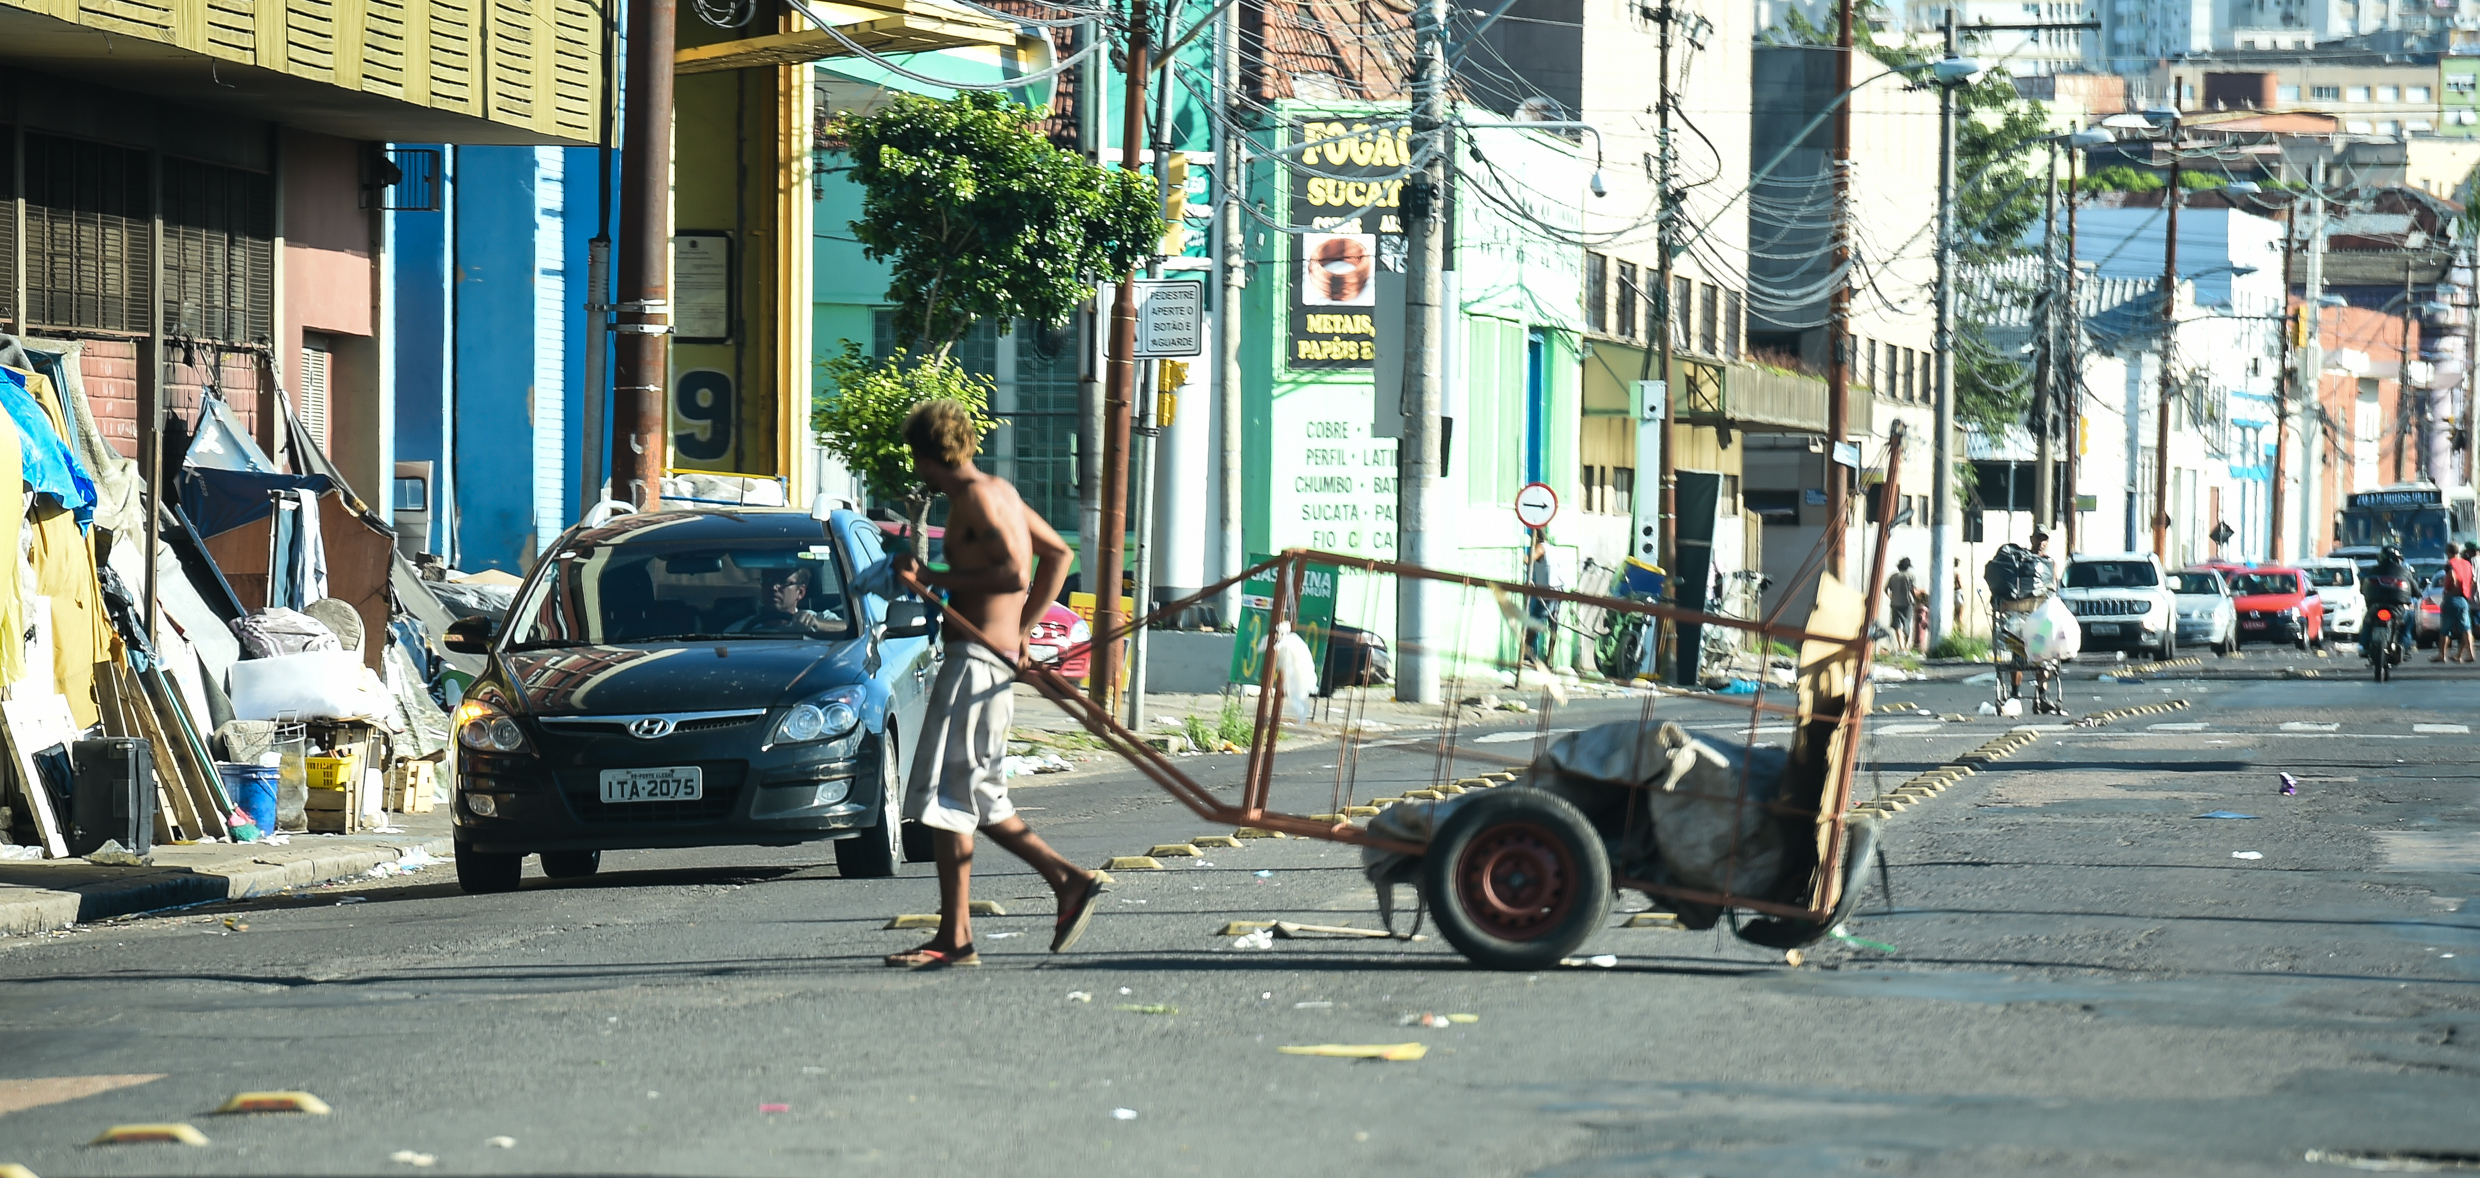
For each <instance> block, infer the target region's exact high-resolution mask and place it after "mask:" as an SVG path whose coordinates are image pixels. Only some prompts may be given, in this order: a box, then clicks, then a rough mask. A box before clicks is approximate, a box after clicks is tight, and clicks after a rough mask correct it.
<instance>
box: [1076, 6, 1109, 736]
mask: <svg viewBox="0 0 2480 1178" xmlns="http://www.w3.org/2000/svg"><path fill="white" fill-rule="evenodd" d="M1077 35H1078V38H1079V41H1078V48H1079V49H1082V48H1084V47H1085V46H1089V45H1093V44H1095V43H1096V42H1098V41H1100V40H1101V39H1102V22H1100V21H1099V20H1089V21H1086V22H1085V23H1084V24H1083V25H1081V26H1078V29H1077ZM1107 66H1108V63H1106V62H1104V61H1103V60H1101V59H1100V58H1090V57H1089V58H1087V59H1086V60H1085V64H1083V65H1080V66H1078V67H1076V141H1077V146H1078V147H1079V148H1080V149H1081V150H1083V151H1084V152H1085V154H1086V156H1087V158H1089V159H1091V160H1093V161H1094V162H1095V163H1097V164H1099V163H1101V162H1102V159H1103V156H1104V154H1105V150H1106V149H1105V146H1104V144H1103V131H1102V129H1103V126H1104V123H1103V121H1102V101H1103V88H1104V87H1103V78H1104V77H1105V74H1104V70H1105V69H1106V68H1107ZM1108 330H1109V329H1108V327H1107V326H1106V325H1105V324H1104V322H1103V318H1102V299H1101V297H1100V296H1099V295H1096V297H1094V298H1090V299H1087V300H1085V315H1084V317H1083V319H1081V320H1080V321H1079V322H1078V324H1077V344H1076V346H1077V353H1078V355H1077V364H1078V371H1077V382H1076V507H1077V521H1076V535H1077V548H1078V552H1079V558H1078V561H1077V567H1078V569H1079V570H1080V575H1081V576H1082V577H1083V578H1084V579H1085V580H1086V581H1088V582H1090V581H1092V580H1093V575H1094V561H1095V560H1097V559H1099V558H1098V557H1097V556H1096V555H1095V552H1096V550H1097V549H1098V547H1099V545H1100V543H1101V541H1100V539H1099V537H1100V536H1101V535H1102V367H1103V364H1104V362H1105V360H1104V351H1105V349H1104V347H1103V338H1104V335H1105V333H1106V332H1107V331H1108ZM1085 587H1086V588H1087V589H1089V590H1093V591H1094V600H1095V601H1096V602H1097V603H1098V602H1100V601H1101V600H1102V593H1101V591H1100V590H1096V589H1094V587H1093V585H1091V584H1087V585H1086V586H1085ZM1089 665H1090V664H1089ZM1097 682H1100V681H1099V680H1097V679H1094V678H1093V677H1092V676H1091V675H1090V674H1089V675H1088V676H1087V677H1086V683H1087V684H1088V686H1089V689H1090V685H1091V684H1093V683H1097Z"/></svg>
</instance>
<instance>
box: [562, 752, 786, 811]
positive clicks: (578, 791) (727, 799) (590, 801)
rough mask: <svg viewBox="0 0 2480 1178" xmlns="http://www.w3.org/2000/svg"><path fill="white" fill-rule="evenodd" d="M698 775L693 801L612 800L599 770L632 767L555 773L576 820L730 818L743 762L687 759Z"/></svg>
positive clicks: (745, 770)
mask: <svg viewBox="0 0 2480 1178" xmlns="http://www.w3.org/2000/svg"><path fill="white" fill-rule="evenodd" d="M691 763H692V764H695V765H696V766H697V767H698V770H699V772H700V773H701V775H702V779H703V780H702V782H701V784H702V785H703V787H704V794H703V796H701V797H699V798H698V800H696V801H694V802H615V803H609V804H606V803H605V802H604V801H603V770H604V769H605V768H612V769H620V768H634V767H635V766H622V765H611V766H602V765H597V766H595V767H593V768H591V769H563V770H561V771H560V773H559V782H560V794H561V796H562V797H565V798H567V799H568V808H569V809H570V810H571V811H573V812H574V813H575V814H576V815H577V818H578V820H579V821H581V822H586V823H612V824H619V825H638V824H643V823H653V822H669V823H690V822H720V821H722V820H723V819H725V818H728V817H731V815H732V806H733V803H734V802H737V801H739V800H740V794H741V783H742V781H743V780H744V779H745V778H747V777H748V776H749V762H747V761H697V762H691Z"/></svg>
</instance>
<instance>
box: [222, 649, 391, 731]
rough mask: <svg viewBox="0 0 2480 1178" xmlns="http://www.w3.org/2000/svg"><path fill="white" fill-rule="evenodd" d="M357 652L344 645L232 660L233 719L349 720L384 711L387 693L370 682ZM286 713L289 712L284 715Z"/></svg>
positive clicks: (381, 713)
mask: <svg viewBox="0 0 2480 1178" xmlns="http://www.w3.org/2000/svg"><path fill="white" fill-rule="evenodd" d="M370 677H371V676H370V672H369V671H368V670H367V669H365V668H364V667H363V666H362V656H361V655H360V654H358V653H356V652H354V651H349V650H306V651H303V652H302V653H300V654H285V655H277V656H276V657H274V658H271V659H243V660H241V661H240V662H237V663H234V664H233V665H232V674H231V679H232V706H233V719H236V720H281V719H294V720H351V719H355V718H358V717H362V716H374V715H379V716H383V715H386V714H387V713H388V710H389V708H390V706H391V705H390V701H389V700H388V698H387V696H386V695H384V694H381V693H379V692H376V691H373V690H371V689H370V688H369V686H368V684H369V680H370ZM287 713H290V715H289V716H288V715H287Z"/></svg>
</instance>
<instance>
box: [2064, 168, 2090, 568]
mask: <svg viewBox="0 0 2480 1178" xmlns="http://www.w3.org/2000/svg"><path fill="white" fill-rule="evenodd" d="M2078 158H2079V157H2078V156H2077V155H2076V153H2075V152H2073V151H2069V152H2068V153H2067V307H2066V315H2065V317H2064V318H2063V319H2062V320H2061V321H2060V322H2061V326H2062V327H2063V332H2062V335H2063V339H2062V342H2063V343H2064V344H2065V345H2066V348H2065V351H2066V387H2065V392H2064V395H2065V397H2066V402H2067V406H2066V413H2065V415H2064V416H2065V428H2066V431H2067V503H2066V509H2067V510H2066V514H2067V549H2066V550H2067V553H2068V555H2070V556H2072V555H2074V553H2075V552H2076V551H2077V545H2078V543H2079V541H2080V540H2081V539H2082V537H2083V533H2084V519H2083V511H2082V504H2083V501H2084V496H2083V489H2082V488H2083V482H2082V470H2081V468H2082V466H2083V464H2084V455H2083V449H2084V365H2083V361H2082V358H2081V356H2080V352H2081V350H2082V344H2083V338H2084V304H2083V303H2082V302H2081V301H2080V300H2079V298H2078V295H2077V292H2076V285H2077V280H2078V279H2080V278H2082V277H2083V268H2082V267H2081V266H2078V265H2077V264H2076V261H2075V256H2076V255H2075V167H2076V163H2077V160H2078Z"/></svg>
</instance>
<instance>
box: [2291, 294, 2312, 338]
mask: <svg viewBox="0 0 2480 1178" xmlns="http://www.w3.org/2000/svg"><path fill="white" fill-rule="evenodd" d="M2315 342H2316V308H2315V307H2314V306H2313V305H2311V304H2308V303H2301V304H2299V305H2298V306H2296V307H2293V308H2291V346H2292V347H2294V348H2304V347H2307V346H2308V345H2309V344H2312V343H2315Z"/></svg>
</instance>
